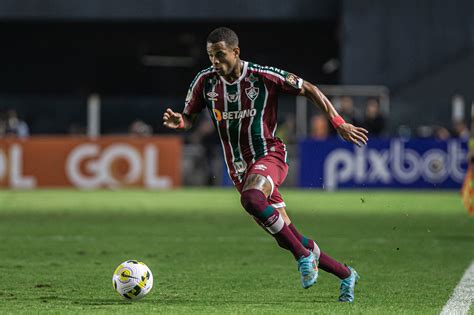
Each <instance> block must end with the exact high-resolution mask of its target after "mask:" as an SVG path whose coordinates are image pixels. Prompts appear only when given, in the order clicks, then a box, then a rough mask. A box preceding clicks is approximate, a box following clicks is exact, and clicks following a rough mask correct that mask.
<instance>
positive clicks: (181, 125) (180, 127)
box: [176, 117, 184, 129]
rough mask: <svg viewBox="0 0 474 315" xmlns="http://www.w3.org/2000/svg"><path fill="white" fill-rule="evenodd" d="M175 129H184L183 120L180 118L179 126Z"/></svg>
mask: <svg viewBox="0 0 474 315" xmlns="http://www.w3.org/2000/svg"><path fill="white" fill-rule="evenodd" d="M176 129H184V118H183V117H181V121H180V122H179V126H178V128H176Z"/></svg>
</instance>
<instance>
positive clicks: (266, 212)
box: [241, 173, 318, 288]
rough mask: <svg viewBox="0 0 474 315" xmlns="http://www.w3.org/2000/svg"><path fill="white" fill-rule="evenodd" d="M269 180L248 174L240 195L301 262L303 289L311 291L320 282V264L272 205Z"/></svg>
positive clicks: (244, 203) (262, 176) (259, 175)
mask: <svg viewBox="0 0 474 315" xmlns="http://www.w3.org/2000/svg"><path fill="white" fill-rule="evenodd" d="M273 188H274V187H273V183H272V180H271V179H269V177H265V176H264V175H261V174H252V173H251V174H249V175H248V176H247V179H246V181H245V184H244V187H243V189H242V193H241V202H242V206H243V207H244V209H245V210H246V211H247V212H248V213H249V214H250V215H252V216H253V217H254V218H255V219H256V220H257V222H259V223H260V225H262V226H263V227H264V228H265V229H266V230H267V231H268V232H269V233H270V234H271V235H272V236H273V237H274V238H275V239H276V240H277V242H278V244H280V246H282V247H283V248H286V249H288V250H289V251H290V252H291V253H292V254H293V256H294V257H295V259H296V260H297V261H298V270H299V271H300V273H301V280H302V285H303V288H309V287H310V286H312V285H313V284H314V283H315V282H316V279H317V276H318V274H317V264H316V260H315V257H314V254H313V253H312V252H311V251H309V250H307V249H306V248H305V247H304V246H303V245H302V244H301V242H300V241H299V240H298V239H297V238H296V236H295V235H294V234H293V232H292V231H291V230H290V229H289V228H288V226H287V225H286V224H285V222H284V220H283V218H282V217H281V216H280V213H279V212H278V210H276V209H275V208H274V207H273V206H272V205H271V204H270V203H269V202H268V199H267V198H268V197H269V196H270V195H271V193H272V191H273Z"/></svg>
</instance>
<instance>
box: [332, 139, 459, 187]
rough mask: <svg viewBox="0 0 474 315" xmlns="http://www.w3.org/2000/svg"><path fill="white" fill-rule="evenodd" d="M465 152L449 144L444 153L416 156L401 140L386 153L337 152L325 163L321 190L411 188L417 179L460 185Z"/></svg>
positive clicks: (435, 151)
mask: <svg viewBox="0 0 474 315" xmlns="http://www.w3.org/2000/svg"><path fill="white" fill-rule="evenodd" d="M466 154H467V152H466V150H463V149H462V148H461V144H460V142H459V141H454V140H452V141H448V143H447V150H441V149H438V148H433V149H429V150H427V151H425V152H424V153H418V152H416V151H415V150H412V149H408V148H405V145H404V142H403V141H401V140H393V141H392V142H391V143H390V147H389V148H387V149H370V148H366V147H362V148H356V149H355V151H354V152H353V151H351V150H347V149H337V150H334V151H332V152H331V153H330V154H329V155H328V156H327V157H326V159H325V161H324V187H325V188H326V189H328V190H334V189H337V187H338V186H339V185H340V184H342V183H346V182H350V181H353V182H355V183H357V184H374V183H379V184H382V185H383V184H391V183H393V182H398V183H401V184H407V185H408V184H412V183H414V182H416V181H418V180H420V179H423V180H424V181H425V182H427V183H430V184H439V183H441V182H443V181H445V180H446V179H448V178H451V179H452V180H454V181H455V182H458V183H461V182H462V180H463V177H464V171H463V169H462V168H461V164H462V162H463V161H464V160H465V159H466Z"/></svg>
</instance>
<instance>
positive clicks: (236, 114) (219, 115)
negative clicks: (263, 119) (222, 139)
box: [213, 108, 257, 121]
mask: <svg viewBox="0 0 474 315" xmlns="http://www.w3.org/2000/svg"><path fill="white" fill-rule="evenodd" d="M213 111H214V116H215V117H216V120H217V121H221V120H231V119H242V118H248V117H254V116H255V115H257V110H256V109H255V108H252V109H245V110H237V111H232V112H221V111H220V110H218V109H215V108H214V109H213Z"/></svg>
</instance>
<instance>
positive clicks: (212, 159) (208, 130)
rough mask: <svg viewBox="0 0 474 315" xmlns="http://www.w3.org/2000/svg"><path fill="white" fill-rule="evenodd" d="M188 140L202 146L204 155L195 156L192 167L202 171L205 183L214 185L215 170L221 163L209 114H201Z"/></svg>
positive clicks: (217, 139) (215, 134) (217, 140)
mask: <svg viewBox="0 0 474 315" xmlns="http://www.w3.org/2000/svg"><path fill="white" fill-rule="evenodd" d="M188 141H189V143H192V144H195V145H200V146H202V148H203V152H202V153H203V155H204V156H198V157H196V160H194V161H193V164H194V169H198V170H199V171H201V172H203V173H204V176H205V178H206V185H208V186H211V185H216V184H217V176H215V170H216V169H219V168H220V166H221V163H222V160H221V153H220V148H219V145H220V139H219V136H218V135H217V132H216V130H215V128H214V125H213V123H212V120H211V118H210V117H209V115H201V117H200V120H199V124H198V126H197V127H196V128H195V129H194V131H193V132H192V133H191V135H190V136H189V137H188Z"/></svg>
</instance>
